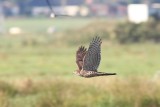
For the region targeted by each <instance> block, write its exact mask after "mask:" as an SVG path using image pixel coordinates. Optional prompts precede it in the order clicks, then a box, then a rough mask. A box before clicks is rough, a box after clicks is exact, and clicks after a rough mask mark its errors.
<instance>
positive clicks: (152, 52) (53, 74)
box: [0, 19, 160, 107]
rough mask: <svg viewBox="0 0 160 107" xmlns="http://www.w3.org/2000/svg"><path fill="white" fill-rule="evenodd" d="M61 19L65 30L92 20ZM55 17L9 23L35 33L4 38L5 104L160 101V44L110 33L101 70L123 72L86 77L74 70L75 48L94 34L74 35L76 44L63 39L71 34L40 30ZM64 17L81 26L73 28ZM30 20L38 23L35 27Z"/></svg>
mask: <svg viewBox="0 0 160 107" xmlns="http://www.w3.org/2000/svg"><path fill="white" fill-rule="evenodd" d="M55 20H56V22H55V23H56V24H57V26H59V28H61V31H59V32H60V33H61V32H62V31H66V30H68V28H69V29H72V27H73V28H74V29H77V28H78V27H82V26H84V25H85V24H87V23H89V22H90V21H89V20H88V19H81V20H80V19H74V20H73V21H72V20H70V19H65V20H64V21H62V19H55ZM74 21H75V22H74ZM78 21H80V22H78ZM51 22H52V20H49V21H47V20H46V19H39V20H38V21H37V20H36V19H34V20H31V19H30V20H26V19H23V20H19V21H13V22H12V20H8V22H6V23H7V27H9V26H12V25H17V26H21V27H24V28H26V30H29V31H30V32H31V34H30V35H28V34H25V35H5V36H1V37H0V107H159V106H160V83H159V80H160V79H159V74H158V73H159V70H160V67H159V64H160V60H159V59H160V48H159V47H160V44H154V43H144V44H129V45H120V44H117V43H115V42H114V41H108V40H107V39H106V38H105V37H104V39H103V43H102V60H101V64H100V67H99V71H101V72H116V73H117V75H116V76H110V77H95V78H90V79H86V78H81V77H78V76H75V75H73V72H74V71H75V70H76V69H77V65H76V63H75V53H76V50H77V48H78V46H80V45H81V43H80V42H81V41H82V42H83V40H85V41H87V42H85V44H84V45H85V46H86V47H88V45H89V41H88V40H89V38H85V37H84V35H83V36H82V37H81V38H79V36H75V35H70V37H69V38H73V40H76V41H77V43H76V44H72V45H71V44H67V43H66V42H63V41H65V39H68V37H67V36H66V37H65V36H62V37H61V38H58V39H56V38H54V37H50V36H46V35H43V34H40V35H37V33H35V32H36V31H39V30H40V29H42V28H43V27H44V28H46V27H47V26H50V24H51ZM62 22H63V23H68V24H69V23H72V24H73V25H75V24H78V23H80V25H75V26H76V27H75V26H71V27H68V26H69V25H63V23H62ZM30 23H32V24H33V23H34V25H35V28H33V29H32V30H33V31H32V30H30ZM53 23H54V22H53ZM37 24H39V25H44V26H39V25H37ZM27 26H28V27H27ZM38 26H39V27H38ZM113 26H114V25H113ZM99 29H101V28H99ZM92 30H93V29H91V31H92ZM42 32H44V31H42ZM74 32H75V31H74ZM78 32H79V31H78ZM63 33H65V32H63ZM56 35H59V34H55V35H54V36H56ZM104 36H105V35H104ZM90 38H91V37H90ZM78 40H79V41H78ZM86 43H88V44H86Z"/></svg>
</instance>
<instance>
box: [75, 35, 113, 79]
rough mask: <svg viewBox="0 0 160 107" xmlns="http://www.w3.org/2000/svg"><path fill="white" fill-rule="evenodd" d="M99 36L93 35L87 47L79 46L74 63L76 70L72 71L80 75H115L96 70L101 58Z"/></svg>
mask: <svg viewBox="0 0 160 107" xmlns="http://www.w3.org/2000/svg"><path fill="white" fill-rule="evenodd" d="M101 43H102V41H101V38H100V37H97V36H96V37H95V38H93V40H92V41H91V42H90V45H89V48H88V50H87V48H85V47H84V46H80V47H79V48H78V50H77V52H76V63H77V65H78V68H79V69H78V70H76V71H75V72H74V73H75V74H76V75H78V76H81V77H86V78H90V77H96V76H108V75H116V73H105V72H98V71H97V69H98V66H99V64H100V60H101Z"/></svg>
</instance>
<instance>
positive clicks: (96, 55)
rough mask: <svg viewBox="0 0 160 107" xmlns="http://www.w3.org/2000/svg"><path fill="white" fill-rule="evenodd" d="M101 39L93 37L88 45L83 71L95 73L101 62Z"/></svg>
mask: <svg viewBox="0 0 160 107" xmlns="http://www.w3.org/2000/svg"><path fill="white" fill-rule="evenodd" d="M101 43H102V42H101V39H100V38H99V37H95V38H94V39H93V40H92V42H91V43H90V45H89V48H88V51H87V53H86V55H85V57H84V62H83V70H86V71H97V68H98V66H99V64H100V60H101V55H100V54H101Z"/></svg>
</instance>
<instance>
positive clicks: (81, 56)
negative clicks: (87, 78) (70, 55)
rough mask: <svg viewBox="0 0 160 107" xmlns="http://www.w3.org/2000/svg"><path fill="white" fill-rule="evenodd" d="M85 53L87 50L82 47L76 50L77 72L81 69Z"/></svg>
mask: <svg viewBox="0 0 160 107" xmlns="http://www.w3.org/2000/svg"><path fill="white" fill-rule="evenodd" d="M86 51H87V49H86V48H85V47H84V46H81V47H79V48H78V50H77V52H76V63H77V65H78V68H79V70H81V69H82V66H83V59H84V56H85V55H86Z"/></svg>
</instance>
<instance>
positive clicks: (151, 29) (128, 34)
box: [115, 20, 160, 43]
mask: <svg viewBox="0 0 160 107" xmlns="http://www.w3.org/2000/svg"><path fill="white" fill-rule="evenodd" d="M159 29H160V22H156V21H155V20H150V21H148V22H146V23H140V24H134V23H130V22H123V23H120V24H118V25H117V27H116V29H115V33H116V39H117V40H118V41H119V42H120V43H139V42H147V41H149V42H156V43H157V42H160V31H159Z"/></svg>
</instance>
